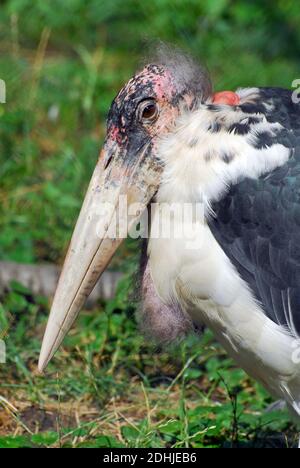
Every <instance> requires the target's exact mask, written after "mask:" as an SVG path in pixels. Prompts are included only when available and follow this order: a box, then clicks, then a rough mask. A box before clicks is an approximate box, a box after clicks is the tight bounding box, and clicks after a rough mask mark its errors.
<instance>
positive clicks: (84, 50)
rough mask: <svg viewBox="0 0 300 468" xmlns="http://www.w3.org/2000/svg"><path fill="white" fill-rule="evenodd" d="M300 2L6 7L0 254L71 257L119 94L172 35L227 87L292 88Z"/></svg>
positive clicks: (105, 0) (0, 9)
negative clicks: (154, 44)
mask: <svg viewBox="0 0 300 468" xmlns="http://www.w3.org/2000/svg"><path fill="white" fill-rule="evenodd" d="M299 19H300V6H299V2H297V1H296V0H294V1H289V2H287V1H278V2H272V1H271V0H265V1H261V0H255V1H252V2H248V1H238V2H232V1H230V0H211V1H209V2H207V1H204V0H201V1H199V0H192V1H191V0H180V1H179V0H178V1H177V0H176V1H174V0H154V1H152V2H140V1H138V0H126V1H121V0H113V1H111V0H102V1H98V0H90V1H89V2H85V1H83V0H64V1H63V2H62V1H52V2H45V1H42V0H38V1H36V2H32V1H30V0H6V1H4V2H2V3H1V6H0V25H1V27H0V43H1V49H0V52H1V55H0V78H1V79H4V80H5V81H6V83H7V103H6V104H5V105H0V135H1V138H0V179H1V188H0V258H2V259H12V260H17V261H23V262H34V261H37V260H46V261H47V260H49V261H58V260H60V259H61V258H62V257H63V255H64V252H65V248H66V244H67V242H68V239H69V236H70V232H71V230H72V227H73V224H74V221H75V218H76V216H77V214H78V211H79V207H80V204H81V201H82V198H83V194H84V191H85V188H86V186H87V183H88V180H89V177H90V175H91V172H92V169H93V166H94V164H95V161H96V159H97V154H98V151H99V149H100V147H101V143H102V140H103V135H104V132H105V116H106V113H107V110H108V108H109V105H110V102H111V100H112V98H113V96H114V95H115V94H116V92H117V91H118V89H119V87H120V86H121V84H122V83H123V82H124V81H125V80H127V79H128V77H129V76H130V75H131V74H132V72H133V71H134V69H135V65H136V64H137V62H138V60H139V59H140V58H141V56H142V55H143V54H144V49H145V48H144V45H143V44H144V39H145V38H147V39H148V40H152V39H158V38H159V39H162V40H167V41H169V42H171V43H174V44H177V45H179V46H182V47H183V48H185V49H187V50H189V51H191V52H192V53H193V54H194V55H195V56H196V57H197V58H199V59H202V60H203V61H204V62H205V63H206V65H207V66H208V67H209V69H210V70H211V74H212V78H213V82H214V84H215V87H216V88H218V89H222V88H229V89H230V88H235V87H237V86H253V85H255V86H257V85H268V86H270V85H277V86H285V87H290V86H291V82H292V81H293V80H294V79H295V78H298V70H299V61H300V59H299V57H300V53H299V52H300V38H299V32H298V29H299V28H298V24H299Z"/></svg>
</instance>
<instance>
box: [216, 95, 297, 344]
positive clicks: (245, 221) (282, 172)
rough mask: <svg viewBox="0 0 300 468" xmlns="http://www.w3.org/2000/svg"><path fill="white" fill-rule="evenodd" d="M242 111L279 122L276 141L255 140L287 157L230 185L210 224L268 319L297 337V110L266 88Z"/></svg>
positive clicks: (286, 98) (294, 105)
mask: <svg viewBox="0 0 300 468" xmlns="http://www.w3.org/2000/svg"><path fill="white" fill-rule="evenodd" d="M264 103H267V104H269V105H268V106H267V107H265V106H264V105H263V104H264ZM241 107H242V108H243V110H244V111H245V112H248V113H249V112H253V113H257V112H261V113H264V114H265V116H266V118H267V120H268V121H269V122H279V123H280V124H281V125H282V126H283V130H282V131H280V132H279V133H278V134H276V138H275V139H274V140H272V141H270V136H269V135H268V139H267V142H266V137H265V135H263V134H262V135H259V137H258V138H259V144H258V145H261V146H260V147H264V145H265V144H268V146H272V144H275V143H280V144H283V145H284V146H286V147H289V148H291V149H292V151H291V157H290V159H289V160H288V162H287V163H286V164H285V165H284V166H282V167H279V168H277V169H275V170H274V171H272V172H271V173H269V174H265V175H263V176H261V177H260V178H259V179H256V180H254V179H250V178H248V179H244V180H242V181H240V182H239V183H238V184H236V185H234V186H232V187H231V188H230V190H229V192H228V193H227V194H226V196H225V197H224V198H223V199H222V200H220V201H219V202H217V203H215V204H214V205H213V210H214V212H215V214H216V216H215V217H212V218H211V219H210V220H209V225H210V228H211V230H212V233H213V234H214V236H215V238H216V239H217V241H218V242H219V244H220V245H221V247H222V249H223V250H224V252H225V253H226V255H227V256H228V257H229V259H230V260H231V262H232V263H233V264H234V265H235V267H236V268H237V270H238V272H239V274H240V276H241V277H242V278H243V279H244V280H245V281H246V282H247V283H248V285H249V287H250V289H251V290H252V292H253V294H254V296H255V297H256V299H257V300H258V301H259V302H260V303H261V304H262V307H263V310H264V312H265V313H266V315H267V316H268V317H269V318H270V319H272V320H273V321H274V322H276V323H279V324H282V325H284V326H286V327H287V328H289V330H290V331H292V332H293V333H294V334H296V333H297V334H298V335H300V105H296V104H294V103H293V102H292V99H291V92H290V91H287V90H281V89H278V88H264V89H261V90H260V100H259V101H258V102H257V104H255V103H254V104H253V103H251V104H248V105H247V104H245V105H243V106H241Z"/></svg>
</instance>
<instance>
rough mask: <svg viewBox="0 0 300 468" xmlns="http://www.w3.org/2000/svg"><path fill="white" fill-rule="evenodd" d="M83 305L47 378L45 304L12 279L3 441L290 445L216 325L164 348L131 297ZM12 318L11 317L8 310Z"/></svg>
mask: <svg viewBox="0 0 300 468" xmlns="http://www.w3.org/2000/svg"><path fill="white" fill-rule="evenodd" d="M127 286H128V277H126V278H125V279H124V280H123V282H122V283H121V284H120V286H119V291H118V294H117V295H116V298H115V299H114V301H112V302H110V303H109V304H106V305H105V304H102V305H99V307H97V308H96V309H95V310H92V311H84V312H83V313H82V314H81V316H80V319H79V320H78V322H77V325H76V327H75V328H74V329H73V330H72V332H71V333H70V335H69V337H68V338H67V339H66V341H65V344H64V346H63V348H62V349H61V351H59V352H58V353H57V355H56V357H55V358H54V359H53V361H52V363H51V364H50V365H49V368H48V369H47V371H46V373H45V375H44V376H41V375H39V374H38V372H37V370H36V364H37V358H38V353H39V348H40V341H41V337H42V332H43V328H44V325H45V321H46V315H47V309H48V308H47V304H46V302H45V300H44V299H43V298H39V297H37V298H34V297H32V296H31V294H30V292H29V291H27V290H25V289H24V288H21V287H20V286H19V285H17V284H14V285H13V286H12V289H11V291H10V292H8V293H7V294H6V295H5V297H3V301H2V306H1V310H2V319H4V311H5V310H8V309H9V310H10V312H11V315H12V317H11V319H10V321H11V324H10V328H9V334H8V336H7V337H6V339H5V340H6V343H7V350H8V359H7V363H6V365H1V366H0V382H1V383H0V405H1V406H2V410H1V412H0V447H36V446H45V447H53V446H54V447H57V446H62V447H152V448H153V447H193V448H195V447H241V446H242V447H243V446H248V447H258V446H283V447H284V446H287V447H288V446H291V445H293V443H295V441H296V435H297V434H296V431H295V428H293V427H292V426H291V423H290V421H289V416H288V414H287V413H285V412H284V411H283V412H273V413H266V412H265V409H266V407H267V406H268V404H270V402H271V399H270V397H269V396H268V394H267V393H266V392H265V391H264V390H263V389H262V388H261V387H260V386H259V385H258V384H257V383H255V382H253V381H252V380H251V379H250V378H249V377H248V376H247V375H246V374H245V373H244V372H243V371H242V370H240V369H238V368H236V367H235V365H234V364H233V362H232V361H231V360H230V359H228V357H227V356H226V354H225V352H224V351H223V349H222V348H221V347H220V346H218V345H217V344H216V343H215V342H214V340H213V338H212V336H211V334H210V332H208V331H207V332H205V333H204V335H203V336H202V337H199V336H191V337H189V338H188V339H187V340H186V341H185V342H183V343H181V344H180V346H177V345H176V346H174V347H170V348H169V349H167V350H159V349H157V348H155V347H154V346H153V345H151V344H150V343H146V342H145V340H144V338H143V337H142V336H141V335H140V333H139V331H138V329H137V327H136V323H135V320H134V315H133V307H132V306H131V305H129V303H128V301H127V300H126V299H124V297H126V294H125V293H124V290H125V289H127ZM6 318H7V317H6Z"/></svg>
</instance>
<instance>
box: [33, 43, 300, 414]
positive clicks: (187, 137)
mask: <svg viewBox="0 0 300 468" xmlns="http://www.w3.org/2000/svg"><path fill="white" fill-rule="evenodd" d="M299 105H300V104H298V103H297V100H295V99H294V93H292V92H291V91H289V90H284V89H280V88H247V89H239V90H237V91H236V92H231V91H226V92H218V93H213V91H212V88H211V84H210V80H209V78H208V76H207V74H206V72H205V71H204V70H203V69H202V68H201V67H199V66H198V65H196V64H195V63H194V62H193V60H192V59H190V58H189V57H186V56H185V55H180V54H179V53H177V52H176V53H173V54H171V56H170V57H168V54H163V55H161V56H159V57H158V58H157V60H156V61H155V62H153V63H150V64H148V65H146V66H145V67H144V68H143V69H142V70H140V71H139V72H138V73H137V74H136V75H135V76H134V77H133V78H131V80H129V82H128V83H127V84H126V85H125V86H124V88H123V89H122V90H121V91H120V92H119V94H118V95H117V96H116V98H115V99H114V101H113V103H112V106H111V109H110V112H109V115H108V120H107V135H106V139H105V142H104V147H103V149H102V151H101V153H100V158H99V161H98V162H97V165H96V168H95V171H94V174H93V176H92V179H91V182H90V186H89V188H88V191H87V194H86V198H85V201H84V203H83V207H82V209H81V213H80V215H79V219H78V221H77V225H76V227H75V230H74V234H73V237H72V240H71V244H70V247H69V251H68V254H67V257H66V260H65V264H64V267H63V271H62V274H61V277H60V280H59V284H58V287H57V291H56V294H55V298H54V301H53V305H52V309H51V313H50V317H49V321H48V324H47V328H46V332H45V336H44V341H43V345H42V350H41V355H40V361H39V368H40V370H41V371H42V370H44V369H45V367H46V365H47V364H48V362H49V360H50V359H51V357H52V356H53V354H54V353H55V351H56V350H57V348H58V347H59V345H60V343H61V342H62V340H63V338H64V336H65V335H66V333H67V332H68V330H69V329H70V327H71V325H72V323H73V322H74V320H75V318H76V316H77V314H78V312H79V310H80V308H81V307H82V306H83V304H84V302H85V299H86V298H87V296H88V295H89V293H90V292H91V290H92V288H93V287H94V285H95V283H96V281H97V279H98V278H99V276H100V275H101V273H102V272H103V271H104V269H105V268H106V267H107V265H108V264H109V262H110V260H111V258H112V256H113V254H114V252H115V251H116V249H117V248H118V246H119V245H120V243H121V242H122V240H123V239H124V238H125V237H126V235H127V233H128V232H129V231H130V229H131V228H132V227H133V226H135V225H136V223H137V222H138V220H139V218H140V216H141V214H142V213H143V211H144V210H145V208H146V207H148V208H149V206H150V204H152V203H153V202H155V203H156V204H158V206H161V205H162V204H169V205H171V204H173V203H175V204H176V203H179V204H183V203H187V204H192V205H193V206H194V205H197V204H200V205H201V207H202V210H199V211H198V210H196V211H195V212H194V214H193V217H192V222H190V221H189V222H187V221H186V220H185V219H178V218H176V216H175V218H174V219H173V223H175V224H176V225H177V227H178V226H179V225H181V227H186V228H187V229H186V230H183V234H182V235H181V236H179V237H177V238H175V237H171V238H166V237H163V236H161V237H160V236H154V235H153V232H154V231H155V230H156V228H157V225H158V224H159V223H160V221H161V220H159V219H158V215H160V214H161V209H160V208H159V209H158V210H156V211H155V212H154V214H153V215H152V216H151V223H150V237H149V239H148V243H147V250H146V255H145V259H144V262H143V265H144V267H143V269H142V271H141V275H142V292H143V304H144V306H143V308H142V312H141V314H142V322H143V323H144V324H145V326H146V328H147V329H152V330H153V331H154V334H156V335H157V336H158V338H159V339H161V340H162V341H168V340H169V339H173V338H176V336H178V335H181V334H182V333H184V332H185V331H186V330H188V329H189V328H191V327H193V326H194V325H196V326H197V327H198V326H201V325H202V324H204V325H206V326H208V327H210V328H211V329H212V330H213V332H214V334H215V336H216V337H217V339H218V340H219V341H220V342H221V343H222V344H223V346H224V347H225V349H226V350H227V351H228V353H229V354H230V355H231V356H232V357H233V358H234V359H235V360H236V361H237V363H238V364H239V365H240V366H241V367H243V368H244V369H245V370H246V371H247V372H248V373H249V374H250V375H251V376H253V377H255V378H256V379H257V380H258V381H260V382H261V383H262V384H263V385H264V386H265V387H266V388H267V389H268V390H269V391H270V392H271V394H272V395H274V396H276V397H277V398H280V399H284V400H285V401H286V403H287V405H288V407H289V408H290V410H291V411H292V412H293V413H294V414H296V415H300V340H299V333H300V288H299V286H300V109H299ZM122 197H126V201H127V205H128V206H129V207H131V208H132V209H126V210H125V214H124V211H123V210H122V209H121V202H120V200H121V199H122ZM128 206H127V208H128ZM133 208H134V209H133ZM120 212H121V213H122V214H121V217H120V216H118V222H117V223H116V216H115V215H116V213H118V214H120ZM120 219H121V220H122V222H121V221H120ZM123 221H124V223H123ZM191 227H196V230H192V231H193V236H194V237H193V238H192V241H193V242H190V240H191V239H190V236H189V235H188V234H190V231H191ZM187 233H188V234H187ZM195 241H197V242H195Z"/></svg>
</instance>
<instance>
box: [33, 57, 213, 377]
mask: <svg viewBox="0 0 300 468" xmlns="http://www.w3.org/2000/svg"><path fill="white" fill-rule="evenodd" d="M211 96H212V90H211V84H210V81H209V79H208V76H207V74H206V73H205V72H204V71H203V70H202V69H201V68H200V67H199V66H198V65H196V64H195V63H194V62H193V60H191V59H190V58H189V57H186V56H185V55H183V54H179V53H178V52H176V51H175V52H172V53H167V51H162V53H161V54H160V57H159V58H158V59H157V60H156V61H153V62H152V63H150V64H148V65H146V66H145V67H144V68H143V69H142V70H141V71H140V72H139V73H137V74H136V75H135V76H134V77H133V78H131V79H130V80H129V81H128V83H127V84H126V85H125V86H124V87H123V88H122V90H121V91H120V92H119V94H118V95H117V96H116V98H115V99H114V101H113V103H112V105H111V108H110V111H109V114H108V119H107V134H106V138H105V142H104V147H103V149H102V151H101V153H100V158H99V161H98V163H97V165H96V168H95V170H94V174H93V176H92V179H91V182H90V186H89V188H88V191H87V194H86V198H85V201H84V203H83V207H82V210H81V212H80V215H79V218H78V221H77V224H76V227H75V230H74V233H73V236H72V240H71V243H70V247H69V250H68V254H67V257H66V259H65V263H64V267H63V270H62V274H61V277H60V280H59V284H58V287H57V290H56V294H55V297H54V301H53V304H52V308H51V312H50V317H49V321H48V324H47V328H46V332H45V336H44V340H43V345H42V350H41V355H40V360H39V369H40V370H41V371H42V370H43V369H44V368H45V367H46V365H47V364H48V362H49V361H50V359H51V357H52V356H53V354H54V353H55V351H56V350H57V348H58V347H59V345H60V343H61V342H62V340H63V338H64V336H65V335H66V333H67V332H68V330H69V329H70V327H71V326H72V323H73V322H74V320H75V319H76V317H77V315H78V312H79V310H80V309H81V307H82V306H83V304H84V303H85V300H86V298H87V297H88V295H89V294H90V292H91V291H92V289H93V287H94V286H95V284H96V282H97V280H98V278H99V276H100V275H101V273H102V272H103V271H104V270H105V268H106V267H107V266H108V264H109V262H110V260H111V258H112V256H113V254H114V252H115V251H116V249H117V248H118V246H119V245H120V244H121V242H122V240H123V237H121V236H116V237H114V238H112V237H108V236H107V235H105V234H103V232H106V233H107V232H109V231H110V230H111V226H112V224H113V221H114V219H115V216H114V215H115V213H116V211H117V210H118V209H119V200H120V195H122V196H123V195H125V196H126V197H127V203H128V206H130V205H132V204H135V205H136V204H138V205H139V207H140V208H139V210H138V211H137V213H136V214H134V215H132V214H131V215H130V219H128V229H130V228H131V226H132V225H133V223H135V222H137V221H138V219H139V217H140V215H141V213H142V211H143V209H144V208H146V207H147V205H148V204H149V203H150V202H151V200H152V198H153V196H154V195H155V193H156V192H157V190H158V187H159V184H160V175H161V172H162V170H163V167H162V162H161V161H160V159H159V155H158V151H157V148H158V142H159V139H160V138H161V137H162V136H163V135H165V134H166V133H167V132H169V131H171V129H172V127H173V125H174V122H175V120H176V118H177V116H178V115H179V113H180V112H181V110H182V107H188V108H189V109H192V108H193V107H194V106H195V105H196V104H197V103H199V102H206V101H207V100H211ZM107 203H108V204H109V207H110V208H109V210H108V211H107V212H105V213H104V214H102V212H101V215H100V210H99V212H98V211H97V210H98V207H100V205H101V206H103V204H107ZM127 216H128V214H127ZM128 217H129V216H128ZM99 218H100V220H99ZM95 219H97V223H98V224H99V223H100V224H101V225H102V226H103V227H104V229H103V230H102V231H101V232H102V234H101V236H99V234H98V233H97V230H96V227H95ZM146 278H147V275H146ZM146 283H147V280H146ZM145 286H146V285H145ZM151 288H152V285H150V283H148V288H147V287H146V289H147V290H148V293H149V294H148V293H147V292H146V296H148V297H149V296H151V291H152V289H151ZM153 300H154V298H153ZM154 302H155V301H154ZM156 302H157V298H156ZM152 303H153V301H152ZM149 309H151V307H150V308H149ZM165 312H166V311H165ZM161 313H163V311H161ZM157 318H158V316H156V318H155V317H154V316H153V317H152V324H153V326H154V328H155V327H156V326H157V325H158V321H157ZM179 322H180V321H178V324H179ZM165 323H166V322H165ZM155 324H156V325H155ZM182 325H183V324H182V323H180V325H178V326H177V329H178V330H179V329H181V327H182V328H185V327H186V323H185V325H184V326H182ZM158 328H160V329H161V327H158ZM169 328H170V327H169ZM157 334H159V333H157Z"/></svg>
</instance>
